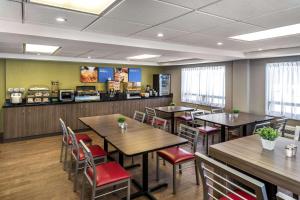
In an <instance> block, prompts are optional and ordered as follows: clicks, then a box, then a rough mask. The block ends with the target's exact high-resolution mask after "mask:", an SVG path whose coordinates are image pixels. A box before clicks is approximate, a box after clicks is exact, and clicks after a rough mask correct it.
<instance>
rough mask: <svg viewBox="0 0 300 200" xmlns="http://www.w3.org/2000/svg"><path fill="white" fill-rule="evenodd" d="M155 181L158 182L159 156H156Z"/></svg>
mask: <svg viewBox="0 0 300 200" xmlns="http://www.w3.org/2000/svg"><path fill="white" fill-rule="evenodd" d="M156 180H157V181H159V156H158V154H156Z"/></svg>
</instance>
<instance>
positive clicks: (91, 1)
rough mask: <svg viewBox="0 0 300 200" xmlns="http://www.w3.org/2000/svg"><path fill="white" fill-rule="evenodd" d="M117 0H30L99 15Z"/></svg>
mask: <svg viewBox="0 0 300 200" xmlns="http://www.w3.org/2000/svg"><path fill="white" fill-rule="evenodd" d="M115 1H117V0H101V1H99V0H30V2H32V3H39V4H44V5H48V6H54V7H59V8H65V9H70V10H76V11H80V12H86V13H92V14H96V15H99V14H100V13H102V12H103V11H104V10H105V9H107V8H108V7H109V6H110V5H112V4H113V3H114V2H115Z"/></svg>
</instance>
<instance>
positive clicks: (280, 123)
mask: <svg viewBox="0 0 300 200" xmlns="http://www.w3.org/2000/svg"><path fill="white" fill-rule="evenodd" d="M287 121H288V119H287V118H279V119H276V120H275V121H273V122H271V127H272V128H274V129H276V130H277V131H278V132H281V135H282V137H284V133H285V127H286V124H287Z"/></svg>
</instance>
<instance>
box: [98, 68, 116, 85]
mask: <svg viewBox="0 0 300 200" xmlns="http://www.w3.org/2000/svg"><path fill="white" fill-rule="evenodd" d="M98 77H99V82H100V83H106V82H107V81H108V80H114V68H112V67H99V68H98Z"/></svg>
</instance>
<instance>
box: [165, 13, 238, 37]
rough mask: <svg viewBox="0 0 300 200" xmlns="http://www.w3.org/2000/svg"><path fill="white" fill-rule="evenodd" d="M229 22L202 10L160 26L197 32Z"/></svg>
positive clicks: (229, 21)
mask: <svg viewBox="0 0 300 200" xmlns="http://www.w3.org/2000/svg"><path fill="white" fill-rule="evenodd" d="M231 22H232V21H231V20H226V19H223V18H220V17H216V16H212V15H209V14H205V13H202V12H192V13H189V14H186V15H184V16H182V17H179V18H177V19H174V20H171V21H169V22H166V23H163V24H161V25H160V26H161V27H166V28H170V29H176V30H181V31H187V32H197V31H201V30H205V29H208V28H213V27H217V26H220V25H223V24H226V23H231Z"/></svg>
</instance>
